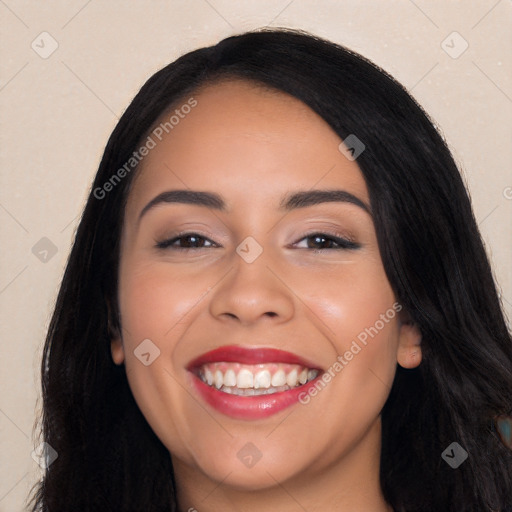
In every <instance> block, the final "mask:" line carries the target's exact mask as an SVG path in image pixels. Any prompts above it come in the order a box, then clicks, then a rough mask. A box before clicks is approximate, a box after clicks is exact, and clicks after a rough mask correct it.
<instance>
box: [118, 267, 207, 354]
mask: <svg viewBox="0 0 512 512" xmlns="http://www.w3.org/2000/svg"><path fill="white" fill-rule="evenodd" d="M208 288H209V287H208V285H207V284H205V279H204V278H203V279H193V278H187V279H186V281H184V280H183V278H182V277H181V278H180V275H179V273H178V272H176V271H172V272H171V271H170V269H169V266H168V265H165V264H158V263H145V264H141V265H138V266H135V265H132V266H131V269H130V272H129V273H128V272H126V273H125V275H122V277H121V283H120V287H119V302H120V309H121V317H122V322H123V327H126V332H127V333H128V334H129V335H130V336H131V337H138V338H140V337H141V336H142V337H143V338H141V339H144V338H150V339H151V338H152V337H154V338H155V339H160V340H163V339H164V338H165V340H166V347H168V346H169V342H171V343H172V341H171V338H175V336H170V333H171V332H172V331H173V330H174V329H175V328H176V326H177V325H178V324H179V323H181V322H185V321H186V318H187V315H188V314H189V313H190V312H192V310H193V309H194V307H195V306H196V305H198V303H199V301H200V299H201V297H202V296H203V295H204V294H205V293H206V292H207V291H208ZM134 341H136V340H134Z"/></svg>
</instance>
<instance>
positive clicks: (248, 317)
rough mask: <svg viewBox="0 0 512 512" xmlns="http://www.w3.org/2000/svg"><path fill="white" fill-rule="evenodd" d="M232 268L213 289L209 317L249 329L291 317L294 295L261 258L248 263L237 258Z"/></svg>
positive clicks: (285, 320)
mask: <svg viewBox="0 0 512 512" xmlns="http://www.w3.org/2000/svg"><path fill="white" fill-rule="evenodd" d="M236 258H237V260H235V262H234V265H233V268H232V269H231V270H230V271H229V272H228V274H227V275H226V276H225V277H224V279H222V280H221V282H220V283H219V285H218V286H217V287H216V288H214V290H213V292H214V293H213V295H212V298H211V300H210V305H209V308H210V313H211V314H212V315H213V316H214V317H215V318H217V319H219V320H222V321H224V322H235V323H239V324H241V325H245V326H250V325H252V324H255V323H257V322H269V321H270V322H272V323H274V324H276V323H284V322H287V321H288V320H290V319H291V318H292V317H293V314H294V308H295V306H294V294H293V291H292V290H290V288H288V287H287V285H286V284H285V279H283V278H282V276H279V274H278V272H276V271H275V270H273V269H272V268H270V267H269V265H268V263H267V262H266V258H264V257H263V255H262V256H260V257H259V258H258V259H257V260H256V261H254V262H252V263H247V262H245V261H244V260H242V258H239V257H238V256H236Z"/></svg>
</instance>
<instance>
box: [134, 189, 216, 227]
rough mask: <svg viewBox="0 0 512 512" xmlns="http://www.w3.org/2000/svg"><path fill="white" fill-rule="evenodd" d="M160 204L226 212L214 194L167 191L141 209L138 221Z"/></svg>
mask: <svg viewBox="0 0 512 512" xmlns="http://www.w3.org/2000/svg"><path fill="white" fill-rule="evenodd" d="M161 203H182V204H195V205H197V206H206V207H207V208H213V209H214V210H219V211H226V203H225V202H224V200H223V199H222V198H221V197H220V196H219V195H218V194H215V193H214V192H199V191H197V190H168V191H166V192H162V193H161V194H158V195H157V196H156V197H155V198H153V199H151V201H150V202H149V203H148V204H147V205H146V206H144V208H142V211H141V212H140V214H139V221H140V219H141V218H142V216H143V215H144V214H145V213H146V212H147V211H148V210H150V209H151V208H153V207H154V206H156V205H157V204H161Z"/></svg>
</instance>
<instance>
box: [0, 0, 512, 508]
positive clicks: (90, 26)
mask: <svg viewBox="0 0 512 512" xmlns="http://www.w3.org/2000/svg"><path fill="white" fill-rule="evenodd" d="M0 16H1V26H0V29H1V41H2V47H1V60H0V108H1V116H0V137H1V139H0V140H1V156H0V158H1V160H0V173H1V174H0V179H1V187H0V235H1V237H2V248H3V250H2V251H1V254H0V311H1V313H0V315H1V316H0V325H1V330H2V332H1V338H0V339H1V342H0V343H1V358H0V386H1V387H0V389H1V393H0V512H11V511H20V510H24V505H23V501H24V499H25V497H26V495H27V492H28V490H29V487H30V486H31V485H32V484H33V482H34V481H35V479H36V478H37V477H38V470H39V467H38V465H37V464H36V462H35V461H34V460H33V459H32V458H31V451H32V450H33V447H34V445H35V443H36V441H35V439H34V437H33V424H34V418H35V412H36V410H37V407H38V405H39V403H38V402H37V400H38V396H39V373H38V372H39V358H40V354H41V347H42V343H43V338H44V333H45V329H46V327H47V325H48V321H49V316H50V313H51V309H52V304H53V301H54V300H55V296H56V293H57V290H58V286H59V281H60V278H61V276H62V272H63V268H64V264H65V262H66V258H67V255H68V251H69V248H70V243H71V240H72V237H73V233H74V230H75V228H76V223H77V216H78V215H79V214H80V212H81V209H82V207H83V205H84V201H85V197H86V193H87V190H88V187H89V186H90V183H91V180H92V178H93V176H94V174H95V172H96V169H97V166H98V163H99V160H100V156H101V154H102V151H103V148H104V145H105V143H106V141H107V138H108V136H109V134H110V132H111V131H112V129H113V128H114V125H115V123H116V122H117V119H118V118H119V116H120V114H121V113H122V112H123V109H125V108H126V106H127V105H128V103H129V101H130V100H131V99H132V97H133V96H134V94H135V93H136V92H137V90H138V89H139V87H140V86H141V85H142V84H143V82H144V81H145V80H146V79H147V78H148V77H149V76H150V75H151V74H153V73H154V72H155V71H156V70H158V69H159V68H161V67H163V66H164V65H166V64H167V63H168V62H170V61H171V60H174V59H175V58H177V57H178V56H179V55H180V54H182V53H184V52H186V51H188V50H191V49H193V48H196V47H198V46H203V45H207V44H213V43H215V42H217V41H218V40H220V39H221V38H223V37H226V36H228V35H230V34H234V33H238V32H241V31H244V30H248V29H253V28H256V27H262V26H265V25H270V26H286V27H298V28H302V29H305V30H308V31H311V32H313V33H315V34H318V35H320V36H323V37H326V38H329V39H331V40H334V41H336V42H340V43H342V44H345V45H347V46H349V47H350V48H352V49H354V50H356V51H358V52H360V53H362V54H363V55H365V56H367V57H369V58H370V59H372V60H374V61H375V62H376V63H377V64H379V65H381V66H382V67H383V68H384V69H386V70H388V71H389V72H390V73H391V74H392V75H394V76H395V77H396V78H397V79H398V80H400V81H401V82H402V83H403V84H404V85H405V86H406V87H407V88H408V89H409V90H410V91H411V92H412V94H413V95H414V96H415V97H416V98H417V99H418V100H419V102H420V103H421V104H422V105H423V106H424V107H425V109H426V110H427V112H429V113H430V115H431V116H432V118H433V119H434V120H435V121H436V123H437V124H438V125H439V126H440V127H441V129H442V132H443V133H444V135H445V137H446V138H447V140H448V142H449V145H450V147H451V148H452V150H453V152H454V155H455V158H456V160H457V161H458V162H459V164H460V167H461V170H462V172H463V174H464V176H465V179H466V181H467V184H468V187H469V189H470V191H471V195H472V198H473V204H474V209H475V213H476V218H477V220H478V222H479V224H480V228H481V231H482V234H483V237H484V239H485V243H486V246H487V249H488V252H489V254H490V256H491V258H492V262H493V265H494V270H495V275H496V280H497V282H498V284H499V286H500V289H501V292H502V299H503V303H504V306H505V309H506V311H507V314H508V317H509V318H510V317H512V315H511V313H512V265H511V254H512V226H511V224H512V166H511V163H512V145H511V140H512V123H511V119H512V116H511V114H512V59H511V55H512V52H511V49H512V48H511V43H512V41H511V37H512V36H511V34H512V2H511V1H510V0H475V1H462V0H461V1H446V0H443V1H441V0H437V1H426V0H415V1H414V2H413V1H412V0H394V1H384V0H382V1H377V0H366V1H364V0H363V1H355V0H354V1H334V0H330V1H313V0H291V1H290V0H245V1H243V0H242V1H236V2H235V1H228V0H189V1H185V0H170V1H163V0H162V1H160V0H155V1H139V2H130V3H128V2H123V1H120V0H115V1H109V2H106V1H100V0H89V1H86V0H73V1H66V2H64V1H53V2H44V3H43V2H35V1H32V2H28V1H15V0H4V1H1V0H0ZM454 31H456V32H458V33H459V34H460V36H461V37H459V36H457V35H450V34H452V32H454ZM42 32H48V33H49V34H50V36H48V35H42V36H40V34H41V33H42ZM447 37H448V39H447ZM52 38H53V39H54V40H55V41H56V43H55V42H53V41H52ZM443 41H445V43H443ZM464 41H466V42H467V44H468V45H469V46H468V48H467V50H466V51H465V52H464V53H462V54H461V55H460V56H458V57H457V58H453V57H454V56H456V54H457V53H459V52H460V51H461V50H462V49H463V48H464V46H465V43H464ZM52 44H54V45H55V44H58V48H57V50H56V51H55V52H54V53H52V54H51V55H49V56H48V55H46V54H45V52H46V53H48V52H49V51H50V50H51V49H52ZM31 45H33V46H34V49H33V48H32V47H31ZM443 48H444V49H443ZM36 50H37V51H36ZM445 50H446V51H445ZM447 52H448V53H447ZM449 53H451V55H450V54H449ZM41 54H42V56H46V57H47V58H42V56H41ZM43 237H46V238H48V239H49V240H51V242H52V244H54V246H55V249H56V250H57V252H56V253H55V254H54V255H52V253H51V252H49V253H48V254H47V256H46V258H47V261H41V259H40V258H43V260H44V255H42V254H41V253H39V254H37V253H38V251H37V250H34V252H36V254H34V253H33V252H32V249H33V247H34V246H35V245H36V244H37V243H38V241H40V239H41V238H43ZM39 243H40V244H45V243H48V242H39ZM37 247H39V246H36V248H37Z"/></svg>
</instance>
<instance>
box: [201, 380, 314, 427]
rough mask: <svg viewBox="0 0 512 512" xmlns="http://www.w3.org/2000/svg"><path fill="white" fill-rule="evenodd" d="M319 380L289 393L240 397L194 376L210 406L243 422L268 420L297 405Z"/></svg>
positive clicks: (281, 392)
mask: <svg viewBox="0 0 512 512" xmlns="http://www.w3.org/2000/svg"><path fill="white" fill-rule="evenodd" d="M318 378H319V377H316V379H314V380H312V381H310V382H308V383H306V384H303V385H302V386H299V387H296V388H293V389H290V390H289V391H280V392H278V393H272V394H271V395H260V396H238V395H232V394H229V393H224V392H223V391H219V390H218V389H217V388H215V387H212V386H208V384H205V383H204V382H203V381H202V380H201V379H200V378H199V377H197V376H196V375H194V374H192V379H193V383H194V386H195V387H196V389H197V390H198V392H199V394H200V395H201V396H202V398H203V399H204V400H205V401H206V402H207V403H208V404H209V405H211V406H212V407H213V408H214V409H216V410H217V411H219V412H221V413H222V414H225V415H226V416H231V417H232V418H236V419H242V420H257V419H262V418H268V417H269V416H272V415H273V414H277V413H278V412H280V411H282V410H283V409H286V408H287V407H290V406H292V405H293V404H296V403H297V402H298V401H299V396H301V395H302V394H303V393H306V394H307V393H308V391H309V389H310V388H312V387H314V385H315V382H316V380H317V379H318Z"/></svg>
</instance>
